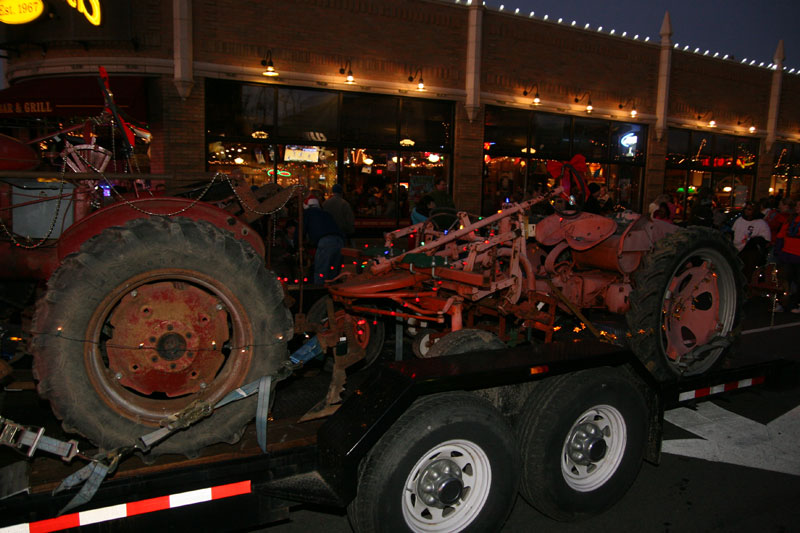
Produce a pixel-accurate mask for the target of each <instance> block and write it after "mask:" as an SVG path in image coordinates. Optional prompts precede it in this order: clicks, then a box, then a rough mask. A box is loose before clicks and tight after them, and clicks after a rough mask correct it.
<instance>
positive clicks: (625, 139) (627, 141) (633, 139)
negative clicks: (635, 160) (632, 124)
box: [619, 132, 639, 157]
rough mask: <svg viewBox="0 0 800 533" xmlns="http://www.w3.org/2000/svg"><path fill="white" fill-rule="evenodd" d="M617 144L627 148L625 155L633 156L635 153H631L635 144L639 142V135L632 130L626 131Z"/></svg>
mask: <svg viewBox="0 0 800 533" xmlns="http://www.w3.org/2000/svg"><path fill="white" fill-rule="evenodd" d="M619 144H621V145H622V146H624V147H625V148H627V149H628V153H627V154H625V155H626V156H627V157H634V156H635V155H636V154H634V153H633V150H634V148H636V145H637V144H639V137H637V136H636V134H635V133H633V132H630V133H626V134H625V135H623V136H622V138H621V139H620V140H619Z"/></svg>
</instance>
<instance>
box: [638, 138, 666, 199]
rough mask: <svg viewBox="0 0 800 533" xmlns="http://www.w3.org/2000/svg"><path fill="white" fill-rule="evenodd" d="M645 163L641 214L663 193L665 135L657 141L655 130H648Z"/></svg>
mask: <svg viewBox="0 0 800 533" xmlns="http://www.w3.org/2000/svg"><path fill="white" fill-rule="evenodd" d="M648 132H649V133H648V140H647V162H646V163H645V169H644V183H643V184H642V190H643V191H644V198H642V212H647V206H648V205H650V202H652V201H653V199H654V198H655V197H656V196H658V195H659V194H661V193H662V192H664V177H665V176H666V172H667V135H666V132H665V133H664V135H663V137H662V138H661V140H658V131H657V128H653V127H651V128H648Z"/></svg>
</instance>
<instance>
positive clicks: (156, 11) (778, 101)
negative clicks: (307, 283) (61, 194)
mask: <svg viewBox="0 0 800 533" xmlns="http://www.w3.org/2000/svg"><path fill="white" fill-rule="evenodd" d="M48 9H49V11H46V12H45V14H44V15H43V16H42V17H40V18H38V19H36V20H34V21H32V22H29V23H27V24H22V25H15V26H5V25H4V27H3V28H2V29H3V31H4V35H3V36H2V41H3V43H4V44H3V45H2V47H3V48H4V49H5V50H6V52H7V54H6V55H7V56H8V59H7V60H6V65H5V68H6V75H7V79H8V81H9V83H10V88H9V89H6V90H5V91H4V92H2V93H0V127H1V128H2V131H4V132H6V133H11V134H12V135H16V136H22V137H25V136H28V137H30V136H32V135H36V134H37V133H36V132H34V131H32V130H33V129H36V130H37V131H39V132H40V131H41V130H42V129H46V128H48V127H51V126H56V125H60V124H63V123H64V121H68V120H69V119H70V118H71V117H75V116H77V115H81V114H83V115H84V116H85V115H87V114H90V111H91V110H92V109H96V110H97V111H99V107H98V106H99V105H101V104H102V100H101V99H100V96H99V94H97V95H95V94H94V93H95V91H94V90H93V89H92V87H95V86H96V85H94V84H95V82H94V81H91V80H92V77H93V76H95V75H96V72H97V68H98V66H104V67H105V68H106V69H107V70H108V71H109V73H110V74H111V80H112V90H114V91H115V93H116V95H117V101H118V102H119V103H120V104H121V105H122V106H123V109H127V110H128V111H129V112H130V114H132V115H134V116H135V117H136V118H138V119H140V120H143V121H146V122H147V123H148V124H149V126H150V128H151V130H152V132H153V141H152V143H151V145H150V146H149V149H148V150H147V152H148V154H147V155H148V160H149V170H150V172H152V173H156V174H168V175H174V176H175V177H178V178H195V177H197V176H200V175H202V176H205V175H207V174H208V173H214V172H217V171H221V172H225V173H231V172H235V173H238V174H242V175H245V176H246V177H247V178H248V179H250V180H252V182H253V183H254V184H259V183H263V182H265V181H277V182H278V183H280V184H282V185H286V184H291V183H302V184H303V185H306V186H308V187H309V188H311V189H319V190H320V193H321V194H325V193H327V192H328V191H330V188H331V187H332V185H333V184H334V183H336V182H339V183H341V184H342V185H343V186H344V189H345V196H346V197H348V198H349V199H350V200H351V201H352V202H353V203H354V206H355V207H356V209H357V215H358V218H359V220H360V221H361V224H362V225H367V226H369V225H372V226H378V227H380V226H383V227H386V226H393V225H396V224H398V223H401V222H403V221H404V220H405V219H407V217H408V213H409V211H410V209H411V208H412V207H413V205H414V202H415V201H416V200H417V199H418V198H419V197H420V196H421V195H423V194H425V192H426V191H428V190H430V188H431V187H432V186H433V182H434V180H436V179H437V178H438V177H440V176H441V177H445V178H447V180H448V183H449V187H450V191H451V193H452V195H453V196H454V199H455V201H456V204H457V206H458V207H459V208H461V209H465V210H468V211H472V212H478V211H482V212H484V214H485V213H487V212H491V211H492V210H493V209H495V208H496V206H497V203H498V202H499V201H502V199H503V197H505V196H512V195H513V196H525V195H527V194H530V193H532V192H533V191H534V190H536V189H537V188H538V187H541V186H544V185H546V184H547V182H548V179H549V178H548V175H547V173H546V171H545V169H544V168H545V163H546V161H548V160H551V159H558V160H568V159H570V158H571V157H572V156H574V155H575V154H582V155H584V156H585V157H586V159H587V162H588V164H589V171H588V173H587V176H586V177H587V180H589V181H593V182H597V183H598V184H600V185H605V186H607V187H608V188H609V190H610V191H611V192H612V194H613V195H615V196H617V200H619V201H621V202H624V203H626V204H627V205H629V206H630V207H632V208H634V209H637V210H639V209H642V207H643V206H646V205H647V204H648V203H649V202H650V201H651V200H652V199H653V198H655V196H657V195H658V194H660V193H662V192H667V193H669V194H671V195H672V196H673V198H674V199H675V201H676V203H678V204H679V205H681V206H683V207H689V205H690V203H691V200H692V198H693V196H694V195H695V194H697V193H698V192H699V191H700V190H701V188H702V187H706V188H707V189H708V190H709V191H711V192H712V193H713V194H714V195H715V196H716V199H717V202H718V203H719V204H720V205H721V206H723V207H725V206H737V205H741V204H742V203H743V202H744V201H745V200H746V199H751V198H760V197H763V196H766V195H768V194H770V193H777V192H779V191H782V192H783V193H784V194H789V193H797V192H800V182H798V183H795V184H794V185H793V183H792V181H793V180H795V179H797V178H796V176H798V175H800V97H798V94H800V76H798V75H796V74H795V73H794V69H792V70H791V71H790V70H788V69H785V68H784V67H783V60H784V58H783V57H782V56H783V52H782V46H781V45H780V44H779V41H778V38H779V36H776V45H777V49H776V54H775V58H774V62H773V64H771V65H767V66H757V65H751V64H743V63H741V62H739V61H736V60H733V59H732V58H723V57H715V56H713V55H710V54H703V53H696V52H694V51H690V50H684V49H683V48H677V47H676V45H675V43H673V42H672V41H671V33H672V31H671V26H670V21H669V17H668V16H666V17H665V19H664V23H663V25H662V28H661V35H660V36H659V37H656V38H653V39H649V38H648V39H647V40H646V39H645V37H644V36H631V35H626V34H621V35H612V34H609V33H608V32H603V31H598V30H597V29H596V28H582V27H576V26H573V25H570V24H567V23H558V22H556V21H546V20H542V19H539V18H533V17H528V16H522V15H518V14H512V13H508V12H503V11H498V10H495V9H492V8H486V7H483V6H481V5H479V3H478V2H474V3H472V2H466V1H463V2H453V1H438V0H405V1H402V2H398V1H395V0H295V1H292V2H282V1H277V0H258V1H250V2H242V1H237V0H215V1H213V2H208V1H202V0H173V1H172V2H161V1H158V0H139V1H137V2H134V1H133V0H116V1H114V2H112V1H110V0H92V1H89V0H84V1H83V2H81V1H79V2H77V3H76V7H71V6H70V3H69V2H50V3H49V7H48ZM98 21H99V25H95V24H94V22H98ZM268 66H272V67H273V68H274V70H275V71H276V72H277V74H278V75H277V76H269V75H266V74H267V67H268ZM270 74H273V73H272V72H271V73H270ZM348 74H352V78H353V79H352V81H349V80H348V79H347V76H348ZM86 80H90V81H88V82H86ZM423 80H424V82H423ZM82 82H86V83H83V84H82ZM420 85H421V86H422V90H419V88H420ZM534 98H535V99H536V100H535V101H534ZM26 99H27V100H31V99H33V100H34V101H36V102H39V103H40V104H41V105H39V106H28V107H27V108H26V107H24V106H23V107H20V106H16V105H15V104H18V103H21V102H25V101H27V100H26ZM77 100H80V101H77ZM45 104H47V105H50V107H46V105H45ZM588 105H591V108H592V109H591V111H589V110H587V106H588ZM34 120H35V121H38V122H33V121H34ZM24 130H27V131H24Z"/></svg>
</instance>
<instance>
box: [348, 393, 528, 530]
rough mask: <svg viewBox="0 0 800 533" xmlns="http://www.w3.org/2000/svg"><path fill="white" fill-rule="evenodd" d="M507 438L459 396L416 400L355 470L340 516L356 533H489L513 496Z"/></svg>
mask: <svg viewBox="0 0 800 533" xmlns="http://www.w3.org/2000/svg"><path fill="white" fill-rule="evenodd" d="M518 465H519V458H518V455H517V451H516V447H515V443H514V437H513V434H512V432H511V430H510V428H509V427H508V425H507V424H506V422H505V420H504V419H503V417H502V416H501V415H500V413H499V412H498V411H497V410H496V409H494V407H492V406H491V405H490V404H489V403H488V402H486V401H484V400H482V399H480V398H478V397H476V396H474V395H472V394H470V393H465V392H453V393H444V394H437V395H434V396H427V397H424V398H420V399H418V400H417V401H416V402H415V403H414V404H413V405H412V406H411V407H410V408H409V409H408V410H407V411H406V412H405V413H404V414H403V415H402V416H401V417H400V418H399V419H398V420H397V422H395V423H394V425H393V426H392V427H391V428H390V429H389V431H387V432H386V433H385V434H384V435H383V437H381V439H380V440H379V441H378V442H377V443H376V444H375V446H374V447H373V448H372V450H371V451H370V453H369V455H367V457H366V458H365V459H364V460H363V462H362V464H361V469H360V474H359V484H358V494H357V495H356V499H355V500H354V501H353V502H352V503H351V504H350V506H349V507H348V510H347V513H348V516H349V517H350V520H351V523H352V525H353V528H354V529H355V530H356V531H357V532H358V533H372V532H395V531H396V532H400V531H414V532H417V533H420V532H433V531H463V530H466V529H469V530H471V531H492V530H496V529H498V528H499V527H500V525H501V524H502V523H503V522H504V521H505V519H506V517H507V516H508V514H509V512H510V511H511V507H512V505H513V504H514V498H515V496H516V493H517V484H518V479H519V467H518Z"/></svg>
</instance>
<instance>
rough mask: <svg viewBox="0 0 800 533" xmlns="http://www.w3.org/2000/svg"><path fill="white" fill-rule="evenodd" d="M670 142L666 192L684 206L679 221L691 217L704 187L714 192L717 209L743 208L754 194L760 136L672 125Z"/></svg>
mask: <svg viewBox="0 0 800 533" xmlns="http://www.w3.org/2000/svg"><path fill="white" fill-rule="evenodd" d="M667 144H668V147H667V159H666V164H667V174H666V180H665V182H664V192H666V193H668V194H671V195H672V196H673V197H674V198H675V199H676V200H677V203H679V204H680V206H681V207H682V209H683V210H684V212H685V216H684V217H679V221H685V220H688V219H689V217H690V216H691V205H692V201H693V199H694V197H695V195H696V194H698V193H701V192H702V191H701V189H702V188H705V190H706V191H708V192H709V193H711V194H712V197H713V203H714V207H715V208H717V209H722V210H727V209H731V208H740V207H742V206H743V205H744V203H745V202H746V201H747V200H749V199H750V198H751V196H752V194H753V183H754V181H755V172H756V161H757V157H756V154H757V153H758V145H759V141H758V139H754V138H750V137H736V136H733V135H722V134H714V133H711V132H708V131H689V130H678V129H671V130H670V131H669V137H668V141H667ZM681 149H683V150H684V151H683V152H681ZM687 150H688V151H687ZM687 161H688V162H689V163H688V165H687V163H686V162H687ZM687 166H688V167H689V170H684V169H686V168H687Z"/></svg>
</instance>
